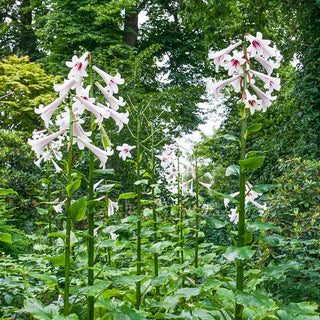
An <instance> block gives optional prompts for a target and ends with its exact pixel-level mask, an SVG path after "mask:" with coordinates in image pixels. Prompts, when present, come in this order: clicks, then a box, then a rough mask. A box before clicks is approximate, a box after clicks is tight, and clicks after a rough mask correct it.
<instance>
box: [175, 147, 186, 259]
mask: <svg viewBox="0 0 320 320" xmlns="http://www.w3.org/2000/svg"><path fill="white" fill-rule="evenodd" d="M177 153H178V208H179V223H178V237H179V244H180V247H181V249H180V254H181V263H183V262H184V257H183V212H182V194H181V185H180V183H181V173H180V150H179V149H178V151H177Z"/></svg>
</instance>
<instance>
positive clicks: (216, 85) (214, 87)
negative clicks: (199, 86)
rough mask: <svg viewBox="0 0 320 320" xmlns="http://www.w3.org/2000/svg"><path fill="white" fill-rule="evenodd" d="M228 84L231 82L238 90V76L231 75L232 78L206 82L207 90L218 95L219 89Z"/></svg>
mask: <svg viewBox="0 0 320 320" xmlns="http://www.w3.org/2000/svg"><path fill="white" fill-rule="evenodd" d="M228 84H232V85H233V87H234V89H235V91H236V92H238V91H240V87H241V86H240V76H239V75H237V76H233V77H232V78H229V79H227V80H222V81H219V82H216V83H212V82H208V85H207V89H208V91H209V92H212V93H213V94H215V95H218V94H219V93H220V91H221V90H222V89H223V88H224V87H225V86H227V85H228Z"/></svg>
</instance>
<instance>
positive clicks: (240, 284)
mask: <svg viewBox="0 0 320 320" xmlns="http://www.w3.org/2000/svg"><path fill="white" fill-rule="evenodd" d="M244 54H245V57H246V48H245V47H244ZM243 71H244V77H243V87H242V93H244V92H245V90H246V88H247V85H248V82H247V74H246V64H244V67H243ZM240 115H241V133H240V160H244V159H245V156H246V136H245V133H246V129H247V119H246V110H245V106H244V104H241V110H240ZM239 184H240V194H239V223H238V243H237V246H238V248H240V247H243V246H244V245H245V241H244V235H245V214H246V207H245V197H246V174H245V170H244V169H243V168H241V169H240V178H239ZM243 288H244V263H243V260H240V259H239V260H238V261H237V280H236V289H237V290H238V291H243ZM242 313H243V305H241V304H238V303H237V304H236V306H235V320H242V319H243V316H242Z"/></svg>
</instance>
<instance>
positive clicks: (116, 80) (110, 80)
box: [92, 66, 124, 93]
mask: <svg viewBox="0 0 320 320" xmlns="http://www.w3.org/2000/svg"><path fill="white" fill-rule="evenodd" d="M92 69H93V70H94V71H96V72H97V73H98V74H99V75H100V76H101V78H102V79H103V80H104V82H105V83H106V84H107V86H108V87H109V88H110V89H111V90H112V91H113V92H114V93H118V91H119V89H118V84H124V80H123V79H122V78H121V76H120V74H119V73H118V72H117V74H116V75H115V76H114V77H113V76H111V75H110V74H108V73H106V72H105V71H103V70H101V69H99V68H97V67H96V66H93V67H92Z"/></svg>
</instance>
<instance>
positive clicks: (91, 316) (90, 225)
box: [87, 56, 94, 320]
mask: <svg viewBox="0 0 320 320" xmlns="http://www.w3.org/2000/svg"><path fill="white" fill-rule="evenodd" d="M89 63H90V69H89V70H90V85H91V90H92V85H93V79H92V68H91V56H90V60H89ZM93 126H94V116H93V114H92V113H91V115H90V130H91V131H93ZM93 170H94V155H93V153H92V152H90V156H89V197H88V200H89V202H90V201H91V202H90V203H92V201H93V200H94V190H93V184H94V180H93V178H94V177H93ZM88 229H89V230H88V231H89V238H88V286H92V285H93V284H94V270H93V267H94V206H92V205H90V206H89V208H88ZM87 299H88V300H87V305H88V320H93V319H94V297H93V296H88V298H87Z"/></svg>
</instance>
